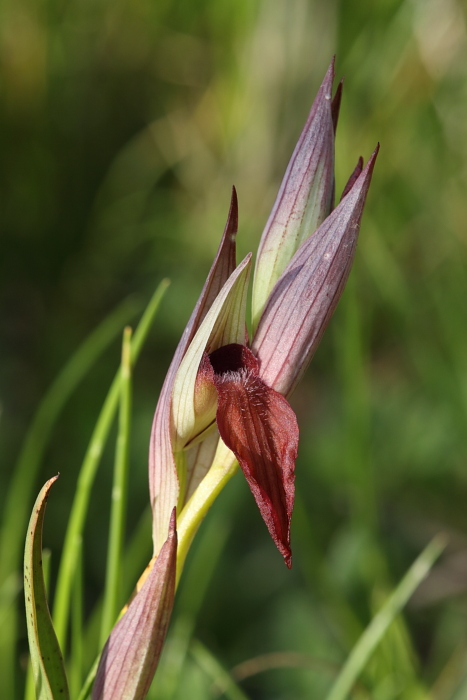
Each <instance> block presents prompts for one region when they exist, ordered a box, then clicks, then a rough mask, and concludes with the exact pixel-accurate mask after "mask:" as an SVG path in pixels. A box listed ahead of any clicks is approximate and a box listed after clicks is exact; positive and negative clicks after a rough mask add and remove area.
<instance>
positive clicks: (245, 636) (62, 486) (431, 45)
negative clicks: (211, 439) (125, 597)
mask: <svg viewBox="0 0 467 700" xmlns="http://www.w3.org/2000/svg"><path fill="white" fill-rule="evenodd" d="M466 22H467V10H466V6H465V4H462V3H461V1H460V0H402V1H400V0H380V1H379V2H376V3H373V2H369V0H354V1H353V2H351V3H350V2H344V0H340V1H339V0H326V2H324V0H235V1H234V0H197V2H196V3H195V2H188V1H187V0H179V1H178V2H169V0H112V1H110V0H67V1H66V2H64V1H62V0H1V2H0V162H1V166H0V221H1V242H0V246H1V254H0V269H1V273H0V285H1V296H0V309H1V347H0V353H1V362H0V376H1V379H0V392H1V394H0V400H1V416H0V444H1V463H2V468H1V471H0V493H1V494H2V496H1V500H2V502H3V501H4V499H5V494H6V492H7V489H8V486H9V483H10V478H11V474H12V472H13V469H14V464H15V460H16V458H17V456H18V453H19V450H20V447H21V443H22V440H23V438H24V435H25V432H26V429H27V427H28V425H29V423H30V421H31V419H32V416H33V414H34V410H35V408H36V407H37V405H38V403H39V401H40V399H41V397H42V396H43V395H44V393H45V392H46V390H47V388H48V386H49V385H50V384H51V382H52V381H53V379H54V377H55V376H56V375H57V373H58V372H59V370H60V369H61V367H62V366H63V365H64V364H65V362H66V361H67V359H68V358H69V357H70V356H71V354H72V353H73V352H74V351H75V349H76V348H77V346H78V345H79V343H80V342H82V341H83V339H84V338H85V337H86V336H87V335H88V334H89V333H90V332H91V331H92V330H93V329H94V328H95V327H96V326H97V325H98V323H99V322H100V321H101V320H102V319H103V318H105V316H106V315H107V314H108V313H110V311H111V310H113V309H114V308H115V307H116V306H117V305H118V303H120V302H121V300H122V299H124V298H126V297H127V296H128V295H135V303H136V304H138V303H139V302H138V300H140V303H141V304H142V303H144V302H145V301H146V300H147V299H149V297H150V295H151V293H152V292H153V290H154V289H155V287H156V285H157V284H158V282H159V281H160V280H161V279H162V278H163V277H170V278H171V279H172V285H171V287H170V289H169V291H168V293H167V295H166V297H165V299H164V302H163V304H162V307H161V311H160V314H159V316H158V318H157V321H156V325H155V328H154V331H153V332H152V334H151V337H150V339H149V341H148V343H147V345H146V347H145V350H144V352H143V355H142V357H141V360H140V362H139V363H138V366H137V369H136V373H135V394H134V408H133V416H134V424H133V434H132V445H131V486H130V503H129V507H130V510H129V516H128V530H129V536H131V533H132V532H133V531H134V529H135V527H136V526H137V522H138V520H139V517H140V515H141V513H142V512H143V511H144V509H145V507H146V504H147V500H148V493H147V450H148V440H149V432H150V425H151V420H152V415H153V412H154V408H155V405H156V401H157V396H158V391H159V389H160V386H161V382H162V380H163V377H164V374H165V371H166V369H167V367H168V364H169V361H170V357H171V354H172V353H173V350H174V348H175V346H176V343H177V342H178V338H179V336H180V334H181V332H182V330H183V328H184V325H185V322H186V320H187V318H188V316H189V313H190V312H191V309H192V307H193V304H194V302H195V300H196V298H197V294H198V293H199V290H200V289H201V286H202V283H203V280H204V278H205V276H206V273H207V271H208V269H209V266H210V263H211V260H212V258H213V255H214V253H215V251H216V248H217V244H218V241H219V237H220V234H221V232H222V229H223V226H224V222H225V217H226V214H227V210H228V204H229V198H230V188H231V185H232V184H235V185H236V187H237V190H238V196H239V207H240V229H239V237H238V245H239V255H238V259H241V257H242V256H243V255H244V254H245V253H247V252H248V251H250V250H253V251H254V250H255V249H256V246H257V243H258V241H259V237H260V234H261V231H262V228H263V226H264V223H265V221H266V218H267V215H268V212H269V210H270V208H271V206H272V203H273V201H274V198H275V194H276V192H277V189H278V186H279V183H280V180H281V177H282V174H283V172H284V169H285V167H286V164H287V161H288V158H289V156H290V154H291V152H292V149H293V146H294V144H295V141H296V139H297V138H298V135H299V133H300V130H301V127H302V125H303V123H304V121H305V118H306V115H307V112H308V109H309V107H310V105H311V102H312V100H313V98H314V96H315V93H316V91H317V89H318V86H319V84H320V82H321V80H322V77H323V75H324V73H325V70H326V68H327V65H328V63H329V61H330V59H331V56H332V55H333V54H334V53H335V54H336V55H337V63H336V75H337V78H340V77H341V76H345V87H344V97H343V102H342V109H341V116H340V122H339V128H338V135H337V146H336V178H337V190H338V191H339V190H341V189H342V188H343V186H344V184H345V181H346V179H347V176H348V174H349V173H350V171H351V170H352V169H353V167H354V165H355V163H356V161H357V158H358V156H360V155H363V156H364V158H365V160H366V159H367V158H368V157H369V155H370V153H371V152H372V150H373V149H374V146H375V144H376V142H377V141H380V142H381V152H380V155H379V159H378V163H377V165H376V169H375V174H374V178H373V183H372V186H371V190H370V194H369V197H368V202H367V206H366V210H365V214H364V217H363V224H362V230H361V237H360V243H359V247H358V250H357V256H356V262H355V267H354V270H353V272H352V275H351V278H350V280H349V284H348V287H347V289H346V291H345V293H344V295H343V297H342V300H341V303H340V305H339V307H338V310H337V311H336V314H335V316H334V318H333V320H332V322H331V324H330V326H329V328H328V331H327V333H326V335H325V337H324V339H323V341H322V344H321V346H320V349H319V351H318V352H317V354H316V356H315V358H314V360H313V363H312V366H311V367H310V369H309V371H308V373H307V375H306V378H305V380H304V381H303V383H302V384H301V385H300V387H299V389H298V390H297V391H296V393H295V394H294V396H293V398H292V404H293V406H294V408H295V409H296V411H297V414H298V417H299V423H300V426H301V443H300V454H299V461H298V465H297V481H296V486H297V507H296V512H295V515H294V520H293V535H292V545H293V550H294V568H293V570H292V572H288V571H287V570H286V568H285V567H284V564H283V562H282V560H281V557H280V556H279V555H278V553H277V551H275V548H274V546H273V545H272V543H271V541H270V539H269V537H268V535H267V532H266V529H265V528H264V525H263V523H262V522H261V519H260V517H259V514H258V513H257V511H256V508H255V506H254V503H253V500H252V498H251V495H250V493H249V491H248V488H247V486H246V484H245V483H243V480H242V478H241V476H240V475H237V477H236V478H234V479H233V481H232V482H231V483H230V484H229V486H228V487H227V488H226V490H225V491H224V493H223V494H222V495H221V497H220V498H219V500H218V502H217V503H216V505H215V507H214V508H213V510H212V512H211V513H210V515H209V517H208V519H207V521H206V523H205V524H204V526H203V528H202V530H201V531H200V534H199V538H198V541H197V546H196V547H195V548H194V549H195V551H194V553H193V554H194V556H192V557H191V559H190V561H189V564H188V567H187V571H186V580H185V585H184V586H183V585H182V589H181V595H180V600H179V603H178V606H177V608H176V610H175V613H174V618H173V625H172V632H171V638H170V644H171V646H170V645H169V647H168V653H167V655H166V657H165V659H164V660H163V664H162V667H161V672H160V679H159V688H158V690H157V692H156V691H155V693H156V694H154V695H153V697H155V698H156V697H157V698H164V700H168V699H169V698H173V699H175V698H177V699H179V700H181V699H182V698H193V700H197V698H200V699H201V698H202V699H204V698H211V697H217V696H218V693H219V690H218V689H217V690H216V687H215V686H213V684H212V679H210V677H209V673H208V672H207V671H206V668H207V666H209V664H207V662H206V663H204V665H203V658H204V657H203V653H204V652H206V649H208V650H209V651H210V653H211V654H213V657H214V658H215V659H217V662H218V663H220V664H221V665H222V666H224V667H225V668H228V669H230V668H232V667H236V666H238V664H241V663H243V662H245V661H246V660H249V659H252V660H253V661H252V663H251V665H250V666H249V667H246V666H240V667H238V668H237V669H236V671H235V673H236V677H237V678H238V679H239V680H240V681H241V688H242V689H243V691H244V692H245V693H246V695H247V697H249V698H251V699H257V700H263V699H264V700H266V699H267V700H299V699H301V698H313V699H314V698H317V699H319V698H322V697H324V694H325V691H326V689H328V688H329V686H330V684H331V682H332V680H333V678H334V677H335V676H336V673H337V671H338V669H339V667H340V666H341V664H342V663H343V661H344V660H345V658H346V656H347V655H348V652H349V650H350V649H351V648H352V646H353V644H354V643H355V641H356V639H357V638H358V635H359V634H360V632H361V630H362V629H363V628H364V627H365V626H366V624H367V623H368V621H369V620H370V619H371V616H372V615H373V614H374V612H375V610H377V609H378V606H379V605H380V604H381V602H382V601H383V600H384V598H385V596H386V595H387V593H388V592H389V591H390V590H391V589H392V587H393V586H394V584H395V583H396V582H397V581H398V580H399V578H400V577H401V576H402V574H403V573H404V571H405V570H406V569H407V567H408V566H409V565H410V563H411V562H412V561H413V559H414V558H415V556H416V555H417V554H418V552H419V551H420V550H421V549H422V548H423V546H424V545H425V544H426V543H427V542H428V540H429V539H430V538H431V537H432V536H433V535H434V534H435V533H437V532H438V531H441V530H443V531H447V532H448V533H449V535H450V544H449V547H448V550H447V552H446V554H445V555H444V557H443V558H442V560H441V561H440V562H439V564H437V566H436V567H435V569H434V571H433V572H432V574H431V575H430V577H429V579H428V580H427V581H426V582H425V583H424V584H422V586H421V587H420V589H419V590H418V592H417V593H416V595H415V597H414V598H413V600H412V601H411V603H410V605H409V607H408V609H407V611H406V613H405V615H404V619H403V620H402V619H400V620H398V621H397V622H396V623H395V624H394V625H393V626H392V627H391V629H390V631H389V633H388V635H387V636H386V638H385V640H384V642H383V643H382V645H381V646H380V647H379V649H378V651H377V652H376V654H375V655H374V657H373V659H372V661H371V663H370V665H369V666H368V667H367V669H366V671H365V673H364V675H363V676H362V678H361V684H360V685H359V686H358V688H357V689H356V691H355V697H361V698H372V699H374V700H392V699H396V698H400V699H404V700H412V699H413V700H418V699H421V698H426V699H427V700H428V699H430V700H462V699H463V698H466V697H467V595H466V592H467V318H466V317H467V226H466V223H465V222H466V218H467V217H466V212H467V205H466V199H467V198H466V191H467V116H466V114H467V80H466V78H467V30H466ZM119 355H120V343H119V340H118V339H116V340H115V343H114V344H113V345H112V346H111V347H110V348H109V349H108V351H106V353H105V354H104V355H103V357H102V359H101V360H100V361H99V362H98V363H97V364H96V366H95V367H94V368H93V370H92V372H91V373H90V374H89V375H88V376H87V377H86V378H85V380H84V381H83V382H82V384H81V385H80V387H79V389H78V390H77V391H76V393H74V394H73V396H72V398H71V400H70V401H69V402H68V403H67V405H66V407H65V409H64V411H63V412H62V413H61V415H60V419H59V421H58V424H57V426H56V428H55V430H54V433H53V437H52V440H51V443H50V445H49V446H48V448H47V451H46V454H45V459H44V460H43V462H42V463H41V466H40V473H39V475H38V477H37V478H35V482H34V485H33V489H32V491H33V492H34V493H36V492H37V491H38V490H39V488H40V486H41V485H42V483H43V482H44V481H45V480H46V479H47V478H49V477H50V476H51V475H53V474H55V473H56V472H57V471H60V472H61V475H62V476H61V479H60V481H59V482H58V484H57V485H56V486H55V487H54V491H53V495H52V498H51V500H50V503H49V507H48V510H47V516H46V531H45V537H44V539H45V544H46V546H47V547H49V548H50V549H51V551H52V579H51V581H52V582H51V587H52V591H53V587H54V576H55V575H56V571H57V566H58V560H59V554H60V548H61V546H62V542H63V533H64V529H65V526H66V522H67V516H68V514H69V509H70V503H71V500H72V497H73V492H74V489H75V484H76V477H77V473H78V469H79V465H80V462H81V460H82V458H83V454H84V451H85V447H86V444H87V441H88V440H89V437H90V433H91V431H92V428H93V425H94V423H95V420H96V417H97V414H98V411H99V408H100V406H101V404H102V401H103V399H104V397H105V394H106V391H107V388H108V386H109V384H110V381H111V379H112V377H113V375H114V372H115V370H116V367H117V365H118V362H119ZM112 460H113V447H112V444H109V447H108V449H107V451H106V453H105V456H104V460H103V463H102V465H101V468H100V471H99V475H98V478H97V482H96V486H95V489H94V494H93V503H92V506H91V515H90V518H89V521H88V525H87V529H86V537H85V542H84V557H85V562H86V564H85V583H86V589H85V590H86V615H91V614H92V610H93V605H94V604H95V602H96V600H97V599H98V596H99V594H100V591H101V590H102V586H103V581H104V567H105V548H106V542H107V521H108V513H109V501H110V494H109V484H110V479H111V469H112ZM32 503H33V501H32V500H31V502H30V503H29V502H28V503H27V508H28V510H29V509H30V508H31V507H32ZM144 532H145V533H146V534H145V536H144V535H143V538H142V539H141V540H140V541H139V542H140V544H139V545H138V547H139V549H138V551H139V554H138V557H137V559H136V561H137V565H135V569H134V571H132V570H130V571H129V572H128V576H129V579H130V580H133V581H134V580H135V578H137V576H138V573H139V570H138V566H140V564H141V565H142V566H144V560H145V558H146V557H148V556H149V554H150V535H149V529H146V530H145V531H144ZM211 570H212V571H211ZM208 571H210V576H209V580H207V579H206V581H205V584H206V585H204V584H202V581H203V580H204V579H205V578H206V576H207V573H208ZM0 593H1V594H2V595H3V594H4V591H3V590H2V591H0ZM18 596H19V597H18V600H19V601H20V598H21V594H20V593H18ZM18 604H19V605H21V603H20V602H19V603H18ZM192 636H193V638H194V639H197V640H200V641H201V642H202V644H203V645H204V647H197V646H196V645H194V646H191V647H190V648H191V652H190V653H189V654H188V655H187V656H186V657H184V656H183V654H181V655H180V654H179V656H178V657H177V653H178V652H177V649H180V648H183V645H184V644H186V645H188V646H189V645H190V643H191V642H190V641H189V640H190V639H191V638H192ZM177 644H178V647H177ZM26 649H27V645H26V631H25V625H23V623H22V622H21V625H20V632H19V641H18V649H17V653H15V662H14V663H15V673H16V675H17V681H18V685H17V687H18V697H21V696H22V695H21V691H20V689H21V687H22V684H23V683H24V668H25V659H26ZM203 650H204V651H203ZM276 652H281V654H279V655H274V656H267V657H264V658H258V657H260V655H265V654H273V653H276ZM177 659H181V661H180V663H179V665H178V666H177V663H178V661H177ZM91 660H92V659H89V660H88V661H86V662H84V666H85V667H86V668H85V670H87V666H86V663H90V661H91ZM204 660H205V661H206V659H205V658H204ZM1 664H2V660H1V659H0V671H1ZM206 664H207V665H206ZM265 669H268V670H265ZM244 676H245V677H244ZM156 681H157V679H156ZM216 693H217V695H216Z"/></svg>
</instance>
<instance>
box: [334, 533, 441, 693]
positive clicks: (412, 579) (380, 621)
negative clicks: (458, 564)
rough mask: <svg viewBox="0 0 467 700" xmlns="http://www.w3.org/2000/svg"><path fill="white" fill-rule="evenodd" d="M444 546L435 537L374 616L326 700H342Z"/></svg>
mask: <svg viewBox="0 0 467 700" xmlns="http://www.w3.org/2000/svg"><path fill="white" fill-rule="evenodd" d="M445 546H446V543H445V540H444V538H441V537H435V538H434V539H433V540H432V541H431V542H430V544H429V545H428V546H427V547H426V548H425V549H424V550H423V552H422V553H421V554H420V556H419V557H418V558H417V559H416V560H415V561H414V563H413V564H412V566H411V567H410V569H409V570H408V571H407V573H406V575H405V576H404V578H403V579H402V581H401V582H400V583H399V585H398V586H397V588H396V589H395V590H394V591H393V593H392V594H391V595H390V596H389V598H388V599H387V601H386V603H385V604H384V605H383V607H382V608H381V610H380V611H379V612H378V613H376V615H375V616H374V618H373V619H372V621H371V622H370V624H369V625H368V627H367V628H366V629H365V631H364V632H363V634H362V636H361V637H360V639H359V640H358V642H357V643H356V645H355V646H354V648H353V649H352V651H351V653H350V655H349V656H348V658H347V661H346V662H345V664H344V666H343V667H342V670H341V672H340V674H339V676H338V677H337V679H336V681H335V683H334V685H333V686H332V688H331V691H330V693H329V694H328V696H327V699H326V700H345V699H346V698H348V696H349V693H350V691H351V689H352V686H353V685H354V683H355V681H356V680H357V678H358V676H359V674H360V673H361V672H362V670H363V669H364V667H365V665H366V663H367V661H368V660H369V658H370V656H371V654H372V653H373V652H374V650H375V648H376V646H377V645H378V644H379V642H380V641H381V639H382V637H383V635H384V634H385V633H386V632H387V629H388V627H389V626H390V624H391V623H392V622H393V621H394V619H395V617H396V616H397V615H398V614H399V613H400V611H401V610H402V608H403V607H404V605H405V604H406V603H407V601H408V600H409V598H410V597H411V596H412V594H413V593H414V591H415V589H416V588H418V586H419V585H420V583H421V582H422V581H423V579H424V578H425V577H426V576H427V575H428V573H429V571H430V569H431V567H432V566H433V564H434V563H435V561H436V560H437V558H438V557H439V555H440V554H441V552H442V551H443V549H444V547H445Z"/></svg>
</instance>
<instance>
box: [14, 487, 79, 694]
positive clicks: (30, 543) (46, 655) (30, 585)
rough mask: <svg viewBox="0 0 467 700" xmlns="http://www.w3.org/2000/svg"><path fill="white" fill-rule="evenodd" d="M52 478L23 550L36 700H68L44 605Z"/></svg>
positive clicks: (36, 508)
mask: <svg viewBox="0 0 467 700" xmlns="http://www.w3.org/2000/svg"><path fill="white" fill-rule="evenodd" d="M57 479H58V476H54V477H53V478H52V479H49V480H48V481H47V483H46V484H45V485H44V486H43V488H42V489H41V492H40V493H39V496H38V497H37V500H36V503H35V504H34V508H33V511H32V515H31V519H30V521H29V527H28V533H27V536H26V547H25V551H24V597H25V602H26V621H27V626H28V639H29V649H30V652H31V665H32V672H33V676H34V682H35V687H36V697H37V699H38V700H54V699H55V698H58V697H60V698H63V700H67V698H69V693H68V683H67V679H66V674H65V667H64V665H63V658H62V654H61V651H60V646H59V644H58V641H57V637H56V635H55V631H54V628H53V625H52V620H51V617H50V613H49V608H48V605H47V594H46V590H45V583H44V575H43V572H42V526H43V522H44V514H45V506H46V503H47V497H48V495H49V491H50V488H51V487H52V484H53V483H54V482H55V481H56V480H57Z"/></svg>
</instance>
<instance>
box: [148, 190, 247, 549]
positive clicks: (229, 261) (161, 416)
mask: <svg viewBox="0 0 467 700" xmlns="http://www.w3.org/2000/svg"><path fill="white" fill-rule="evenodd" d="M237 228H238V205H237V193H236V191H235V188H233V189H232V198H231V203H230V211H229V215H228V218H227V223H226V226H225V229H224V234H223V236H222V240H221V242H220V245H219V249H218V251H217V255H216V258H215V260H214V262H213V264H212V267H211V270H210V272H209V275H208V277H207V280H206V282H205V285H204V287H203V290H202V292H201V295H200V297H199V299H198V302H197V304H196V306H195V308H194V310H193V313H192V314H191V317H190V320H189V321H188V323H187V325H186V328H185V330H184V332H183V335H182V337H181V339H180V342H179V344H178V347H177V349H176V351H175V354H174V357H173V359H172V362H171V364H170V367H169V370H168V372H167V376H166V378H165V381H164V384H163V386H162V390H161V393H160V396H159V401H158V403H157V408H156V412H155V415H154V421H153V425H152V431H151V439H150V445H149V492H150V499H151V507H152V512H153V545H154V553H155V554H157V552H158V551H159V549H160V548H161V546H162V544H163V542H164V540H165V533H166V532H167V527H168V523H169V518H170V513H171V512H172V509H173V507H174V506H175V505H176V504H177V500H178V494H179V483H178V477H177V470H176V466H175V460H174V455H173V445H172V434H171V399H172V390H173V385H174V381H175V377H176V374H177V370H178V368H179V366H180V363H181V361H182V359H183V356H184V355H185V353H186V350H187V348H188V346H189V344H190V342H191V341H192V339H193V337H194V335H195V333H196V331H197V330H198V328H199V326H200V324H201V322H202V321H203V319H204V317H205V316H206V314H207V313H208V311H209V309H210V308H211V306H212V303H213V301H214V300H215V299H216V297H217V295H218V294H219V292H220V290H221V289H222V287H223V286H224V284H225V282H226V281H227V280H228V278H229V277H230V275H231V274H232V272H233V271H234V269H235V262H236V260H235V257H236V252H235V248H236V246H235V238H236V233H237Z"/></svg>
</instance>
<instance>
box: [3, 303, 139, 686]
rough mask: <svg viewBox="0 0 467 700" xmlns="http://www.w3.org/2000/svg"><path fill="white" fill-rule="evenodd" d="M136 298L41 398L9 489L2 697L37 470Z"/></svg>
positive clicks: (8, 680) (10, 667) (10, 672)
mask: <svg viewBox="0 0 467 700" xmlns="http://www.w3.org/2000/svg"><path fill="white" fill-rule="evenodd" d="M138 309H139V303H138V302H136V301H135V300H134V299H129V300H127V301H125V302H123V303H122V304H121V305H120V306H119V307H118V308H117V309H116V310H115V311H114V312H113V313H112V314H110V315H109V316H108V317H107V318H106V319H105V320H104V321H103V322H102V323H101V324H100V326H99V327H98V328H97V329H96V330H95V331H94V332H93V333H91V335H90V336H89V337H88V338H87V339H86V340H85V341H84V342H83V343H82V344H81V345H80V346H79V348H78V350H77V351H76V352H75V353H74V355H73V356H72V357H71V359H70V360H69V361H68V362H67V364H66V365H65V367H64V368H63V369H62V371H61V372H60V373H59V375H58V376H57V378H56V379H55V381H54V382H53V383H52V385H51V387H50V388H49V390H48V391H47V393H46V394H45V396H44V398H43V399H42V401H41V403H40V405H39V407H38V409H37V411H36V414H35V415H34V418H33V420H32V423H31V425H30V427H29V429H28V431H27V434H26V437H25V439H24V442H23V445H22V448H21V452H20V454H19V456H18V460H17V462H16V465H15V467H14V470H13V475H12V478H11V482H10V484H9V487H8V491H7V498H6V501H5V505H4V510H3V517H2V525H1V532H0V590H1V591H6V592H9V591H12V592H13V593H14V595H4V596H3V595H2V596H0V620H1V621H2V634H1V635H0V658H2V660H3V662H4V663H3V671H2V673H1V674H0V697H5V698H10V697H14V696H15V690H14V682H15V678H14V675H15V674H14V670H15V668H16V663H15V660H14V653H15V639H16V634H17V616H18V612H17V609H16V606H15V604H14V599H15V597H16V593H17V592H19V591H20V590H21V574H20V562H21V554H22V550H23V544H24V533H25V532H26V526H27V522H28V517H29V512H30V509H31V507H32V494H33V492H34V488H35V483H36V477H37V473H38V471H39V468H40V465H41V461H42V458H43V455H44V451H45V449H46V447H47V444H48V442H49V440H50V436H51V434H52V431H53V429H54V426H55V424H56V422H57V419H58V417H59V415H60V413H61V411H62V410H63V408H64V406H65V404H66V403H67V401H68V400H69V398H70V396H71V395H72V393H73V392H74V390H75V389H76V387H77V386H78V385H79V383H80V382H81V380H82V379H83V378H84V377H85V376H86V374H87V373H88V372H89V370H90V369H91V367H92V366H93V365H94V363H95V362H96V360H97V359H98V358H99V356H100V355H101V354H102V353H103V352H104V350H105V349H106V348H107V347H108V346H109V344H110V343H111V342H112V341H113V340H114V338H115V336H116V335H117V334H118V333H119V332H120V331H121V328H122V326H123V325H124V324H125V322H126V321H128V319H130V318H131V317H132V316H133V315H134V314H136V313H137V311H138Z"/></svg>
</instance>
